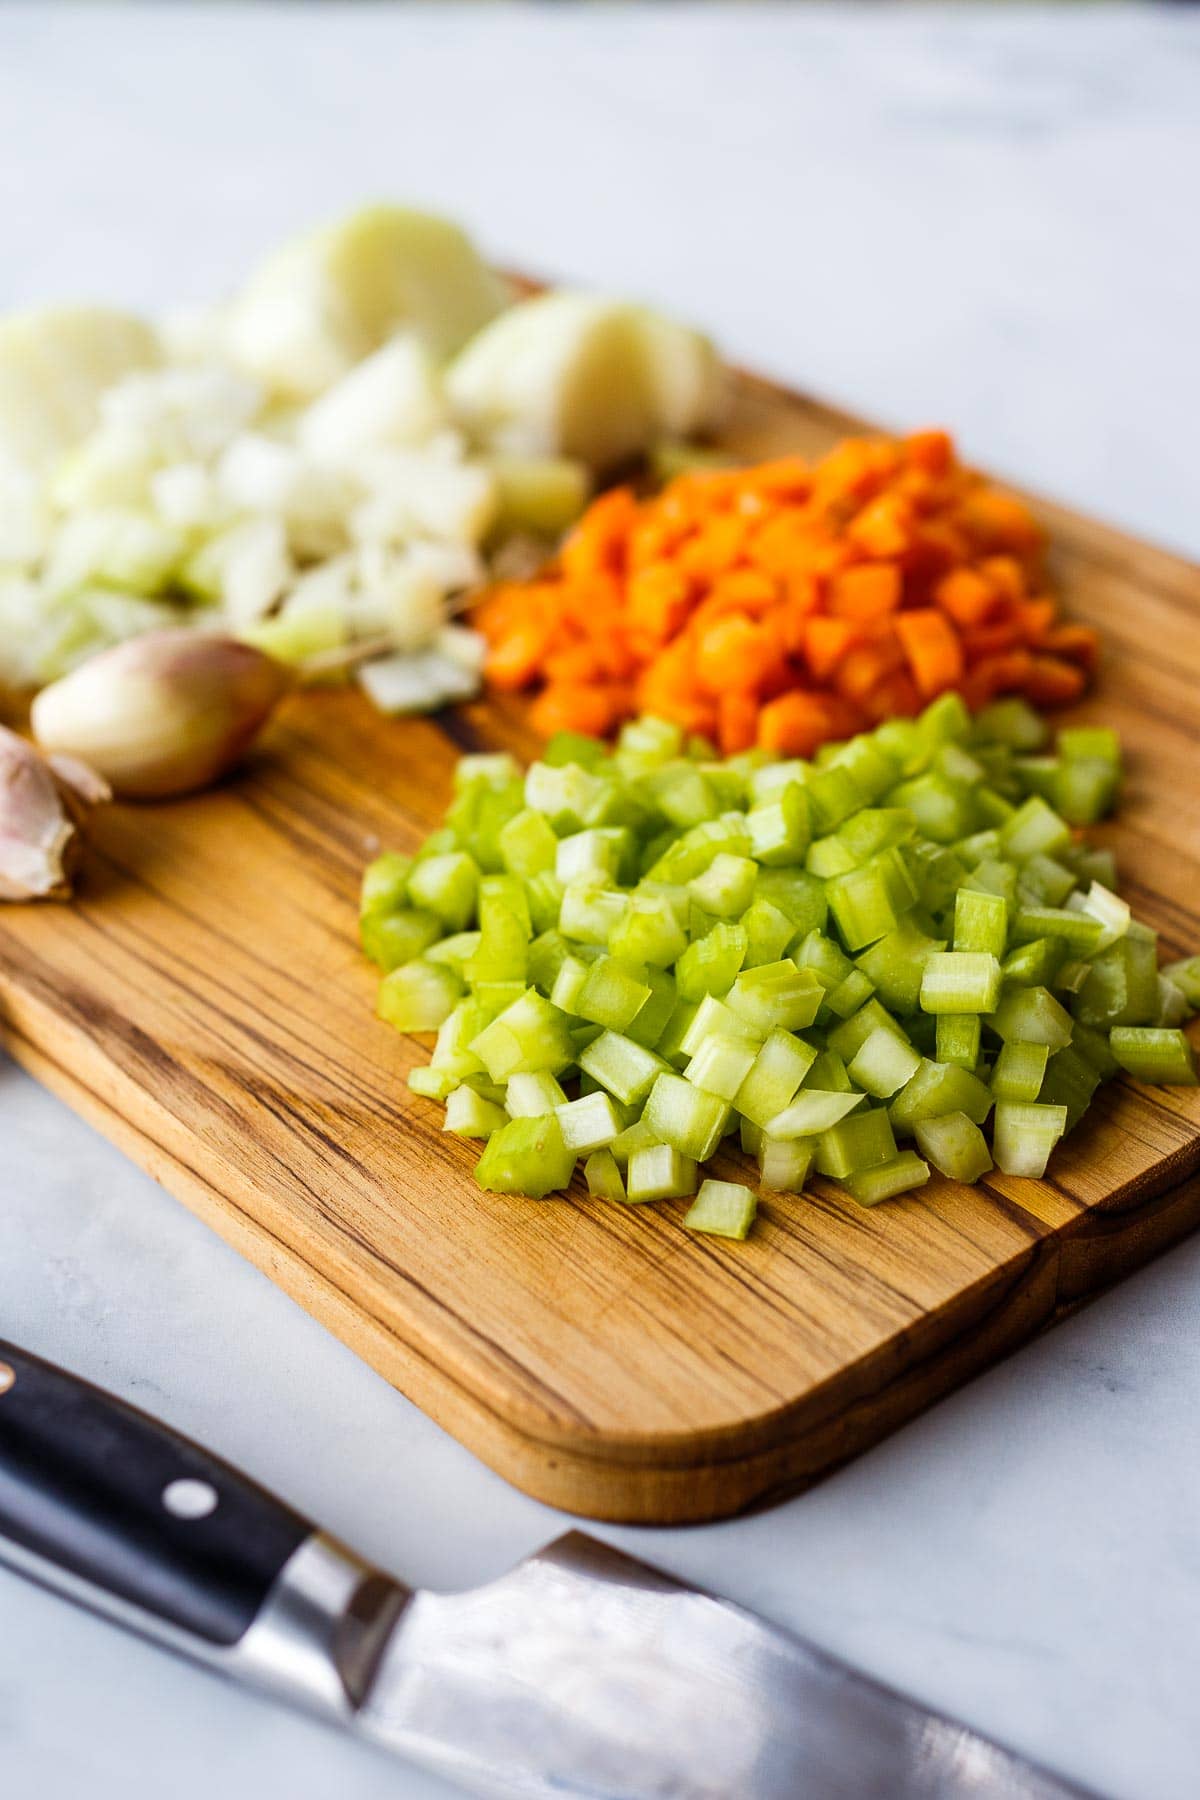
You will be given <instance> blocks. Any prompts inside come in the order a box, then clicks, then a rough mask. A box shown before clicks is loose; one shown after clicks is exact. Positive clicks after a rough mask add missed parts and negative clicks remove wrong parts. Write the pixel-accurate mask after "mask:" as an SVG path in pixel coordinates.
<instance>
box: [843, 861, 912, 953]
mask: <svg viewBox="0 0 1200 1800" xmlns="http://www.w3.org/2000/svg"><path fill="white" fill-rule="evenodd" d="M828 891H829V910H830V911H831V912H832V914H833V916H834V919H835V920H836V922H837V928H838V930H839V931H840V932H841V934H842V941H843V942H844V944H845V945H846V948H847V949H848V950H862V949H865V948H866V946H867V945H868V944H874V943H877V942H878V940H879V939H880V938H881V937H884V936H886V934H887V933H888V932H889V931H894V930H895V928H896V925H897V924H898V922H899V920H898V917H897V913H896V910H895V908H894V906H893V904H892V897H891V894H890V893H889V891H888V883H887V881H886V879H885V877H884V872H883V870H882V869H881V868H880V867H879V865H878V862H877V860H876V859H874V858H872V860H871V861H870V862H867V863H863V864H862V865H861V866H860V867H859V868H856V869H850V870H849V871H848V872H847V873H846V874H845V875H838V876H836V877H835V878H834V879H833V880H832V881H831V882H830V883H829V890H828Z"/></svg>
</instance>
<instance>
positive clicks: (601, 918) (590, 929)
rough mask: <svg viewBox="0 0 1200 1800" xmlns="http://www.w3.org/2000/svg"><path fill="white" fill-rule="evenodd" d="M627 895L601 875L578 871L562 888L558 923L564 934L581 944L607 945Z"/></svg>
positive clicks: (627, 897)
mask: <svg viewBox="0 0 1200 1800" xmlns="http://www.w3.org/2000/svg"><path fill="white" fill-rule="evenodd" d="M628 905H629V896H628V895H627V894H625V893H622V892H621V890H620V889H619V888H614V887H611V886H610V885H609V884H608V883H607V882H606V881H604V880H603V878H599V879H598V878H596V877H594V876H588V875H581V876H580V877H578V879H577V880H575V881H568V882H567V884H566V886H565V888H564V889H563V897H562V905H561V907H560V908H559V915H558V926H559V930H560V931H561V932H562V934H563V936H564V937H568V938H577V939H578V940H579V942H580V943H583V944H599V945H600V946H601V947H602V948H603V947H604V946H606V945H607V943H608V940H609V938H610V937H611V935H612V932H613V928H614V927H615V926H616V925H617V924H618V922H619V921H620V920H621V919H622V918H623V917H624V916H625V910H626V908H627V907H628Z"/></svg>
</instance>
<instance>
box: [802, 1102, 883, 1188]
mask: <svg viewBox="0 0 1200 1800" xmlns="http://www.w3.org/2000/svg"><path fill="white" fill-rule="evenodd" d="M895 1155H896V1140H895V1138H894V1137H893V1135H892V1122H891V1120H890V1119H889V1118H888V1116H887V1113H886V1112H885V1111H884V1109H883V1108H882V1107H876V1108H873V1109H872V1108H864V1109H863V1110H861V1111H859V1112H855V1113H852V1114H851V1115H850V1117H849V1118H846V1119H841V1120H839V1122H838V1123H837V1124H836V1125H831V1126H830V1127H829V1129H828V1130H827V1131H823V1132H822V1133H821V1135H820V1137H819V1138H818V1139H817V1145H816V1165H817V1173H818V1174H820V1175H828V1176H829V1177H830V1178H831V1179H832V1180H834V1181H844V1180H845V1179H846V1177H847V1176H848V1175H853V1174H856V1173H857V1172H858V1170H860V1169H870V1168H874V1167H875V1166H876V1164H878V1163H886V1162H891V1160H892V1158H893V1157H894V1156H895Z"/></svg>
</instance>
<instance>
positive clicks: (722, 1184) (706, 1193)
mask: <svg viewBox="0 0 1200 1800" xmlns="http://www.w3.org/2000/svg"><path fill="white" fill-rule="evenodd" d="M757 1210H758V1200H757V1197H756V1196H755V1194H754V1193H753V1192H752V1190H751V1189H750V1188H748V1187H745V1186H743V1184H742V1183H741V1182H740V1181H712V1180H708V1181H702V1182H701V1183H700V1191H699V1193H698V1194H697V1195H696V1198H695V1199H694V1200H693V1202H692V1204H691V1206H690V1208H689V1209H688V1211H687V1212H686V1213H685V1214H684V1216H683V1222H684V1225H685V1226H686V1227H687V1229H688V1230H689V1231H706V1232H709V1233H711V1234H712V1235H713V1236H715V1237H727V1238H738V1239H741V1238H744V1237H745V1236H746V1234H747V1232H748V1231H749V1230H750V1227H751V1225H753V1223H754V1215H755V1213H756V1212H757Z"/></svg>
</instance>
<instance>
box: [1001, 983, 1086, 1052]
mask: <svg viewBox="0 0 1200 1800" xmlns="http://www.w3.org/2000/svg"><path fill="white" fill-rule="evenodd" d="M988 1024H989V1025H990V1026H991V1029H992V1030H993V1031H994V1032H995V1033H996V1035H997V1037H999V1038H1001V1039H1002V1040H1003V1042H1004V1043H1006V1044H1007V1043H1009V1042H1011V1041H1013V1040H1014V1039H1015V1040H1018V1041H1019V1042H1021V1043H1023V1044H1045V1045H1046V1046H1047V1047H1048V1048H1049V1049H1051V1050H1061V1049H1062V1047H1063V1045H1064V1044H1069V1043H1070V1041H1071V1015H1070V1013H1068V1012H1067V1011H1066V1010H1065V1009H1064V1008H1063V1007H1062V1006H1060V1005H1059V1003H1058V1001H1057V1000H1056V999H1055V998H1054V995H1053V994H1052V993H1050V991H1049V989H1048V988H1044V987H1024V988H1006V989H1005V991H1004V993H1003V994H1002V995H1001V998H1000V1004H999V1005H998V1006H997V1007H996V1009H995V1011H994V1012H993V1014H992V1016H991V1018H990V1019H989V1020H988Z"/></svg>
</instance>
